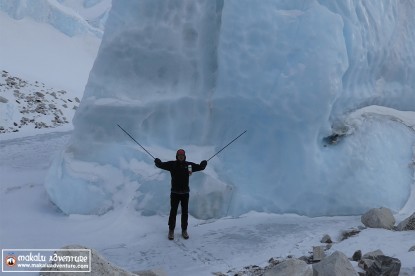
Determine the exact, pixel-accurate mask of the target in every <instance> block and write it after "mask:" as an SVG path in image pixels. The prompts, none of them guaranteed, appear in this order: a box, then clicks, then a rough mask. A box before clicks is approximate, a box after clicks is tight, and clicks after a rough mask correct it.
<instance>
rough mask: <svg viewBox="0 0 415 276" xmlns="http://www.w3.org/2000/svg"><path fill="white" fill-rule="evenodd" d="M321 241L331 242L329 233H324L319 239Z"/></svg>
mask: <svg viewBox="0 0 415 276" xmlns="http://www.w3.org/2000/svg"><path fill="white" fill-rule="evenodd" d="M320 242H321V243H333V241H332V240H331V237H330V236H329V235H327V234H326V235H324V237H323V238H322V239H321V241H320Z"/></svg>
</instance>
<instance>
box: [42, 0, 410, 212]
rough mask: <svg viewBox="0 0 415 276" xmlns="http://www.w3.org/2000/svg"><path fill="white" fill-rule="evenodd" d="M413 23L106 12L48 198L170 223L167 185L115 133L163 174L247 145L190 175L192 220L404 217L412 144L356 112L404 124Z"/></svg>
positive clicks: (147, 6) (318, 12)
mask: <svg viewBox="0 0 415 276" xmlns="http://www.w3.org/2000/svg"><path fill="white" fill-rule="evenodd" d="M414 12H415V5H413V4H411V3H410V2H402V1H386V2H382V4H379V3H378V2H377V1H374V0H373V1H364V2H361V1H343V0H338V1H324V0H319V1H317V0H316V1H304V0H295V1H283V0H281V1H271V0H264V1H260V2H258V1H255V2H254V1H248V0H238V1H236V0H228V1H220V0H215V1H211V0H205V1H193V0H163V1H162V0H153V1H131V2H128V3H127V2H122V1H114V2H113V7H112V9H111V12H110V14H109V17H108V20H107V23H106V26H105V32H104V35H103V42H102V44H101V47H100V50H99V53H98V57H97V59H96V61H95V64H94V67H93V69H92V71H91V73H90V77H89V80H88V84H87V86H86V89H85V94H84V98H83V100H82V103H81V106H80V108H79V109H78V111H77V113H76V115H75V118H74V126H75V130H74V133H73V136H72V139H71V141H70V144H69V145H68V147H67V148H66V149H65V152H63V153H62V155H61V157H59V158H57V160H56V161H55V162H54V164H53V166H52V167H51V169H50V171H49V175H48V178H47V180H46V183H45V186H46V189H47V191H48V193H49V195H50V198H51V200H52V201H53V202H54V203H55V204H56V205H57V206H58V207H60V208H61V209H62V210H63V211H64V212H65V213H81V214H91V213H93V214H101V213H104V212H106V211H108V210H111V209H113V208H118V207H119V206H123V205H125V204H131V205H132V206H134V207H135V208H136V209H137V210H139V211H141V212H142V213H143V214H147V215H152V214H157V213H166V212H168V208H169V187H168V185H169V175H167V174H165V173H163V172H160V171H159V170H157V169H156V168H155V167H154V165H153V161H152V159H151V158H149V156H148V155H147V154H146V153H145V152H144V151H142V150H141V149H140V148H139V147H138V146H137V145H135V144H134V143H133V142H132V141H131V140H130V139H129V138H128V137H127V136H126V135H125V134H124V133H123V132H122V131H120V130H119V129H117V126H116V124H121V125H122V126H123V127H124V128H125V129H127V130H128V131H130V133H131V134H132V136H133V137H135V138H137V139H138V140H139V141H140V142H141V143H142V144H143V145H144V146H145V147H146V148H148V149H149V150H150V152H152V153H153V155H155V156H157V157H160V158H161V159H162V160H163V161H165V160H169V159H172V158H174V153H175V150H177V149H178V148H185V149H186V151H187V152H188V153H189V156H188V159H189V160H191V161H195V162H200V160H203V159H206V158H208V157H209V156H211V155H213V154H214V153H215V151H216V150H218V149H220V148H221V147H222V146H224V145H225V144H226V143H227V142H229V141H230V140H231V139H232V138H233V137H235V136H236V135H238V134H239V133H240V132H242V131H243V130H245V129H246V130H248V131H247V133H246V134H245V135H244V136H242V137H241V139H240V140H238V142H236V143H234V144H232V147H230V148H228V149H227V150H226V151H224V152H222V153H221V154H220V155H218V157H215V158H214V159H212V160H211V161H210V162H209V165H208V167H207V169H206V173H199V174H195V175H194V176H192V179H191V200H190V213H191V214H192V215H194V216H196V217H198V218H212V217H222V216H227V215H240V214H242V213H245V212H248V211H250V210H257V211H265V212H276V213H287V212H293V213H298V214H304V215H309V216H319V215H350V214H360V213H363V212H365V211H366V210H367V209H369V208H373V207H380V206H385V207H388V208H391V209H393V210H395V211H399V210H400V209H401V208H402V207H403V206H404V205H405V202H407V200H408V197H409V194H410V190H411V189H412V186H413V167H412V165H411V162H412V158H413V153H412V147H413V143H414V139H415V137H414V135H413V129H412V128H411V127H408V126H407V125H405V124H402V122H401V121H399V118H397V117H396V116H394V115H393V116H392V115H390V114H389V115H388V114H382V112H381V113H373V112H372V113H365V112H363V113H361V114H359V116H357V115H356V114H357V113H352V112H353V111H356V110H361V108H363V107H367V106H371V105H380V106H384V107H389V108H394V109H397V110H406V111H407V112H408V113H407V114H408V116H413V113H411V112H410V111H411V110H412V111H413V103H414V100H415V94H414V93H413V91H412V88H413V87H414V80H415V77H414V76H415V74H414V64H415V63H414V55H415V52H414V51H413V49H415V48H414V41H415V31H414V30H415V28H414V27H415V18H413V16H412V15H411V14H413V13H414ZM386 113H387V112H386ZM351 114H354V115H351ZM333 134H334V136H333ZM327 137H336V139H335V140H330V139H327ZM337 138H338V139H337ZM327 141H329V142H327Z"/></svg>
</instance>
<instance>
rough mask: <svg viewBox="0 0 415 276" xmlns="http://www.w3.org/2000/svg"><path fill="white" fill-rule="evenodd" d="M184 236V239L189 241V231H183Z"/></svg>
mask: <svg viewBox="0 0 415 276" xmlns="http://www.w3.org/2000/svg"><path fill="white" fill-rule="evenodd" d="M182 236H183V238H184V239H185V240H187V239H188V238H189V234H187V231H186V230H183V231H182Z"/></svg>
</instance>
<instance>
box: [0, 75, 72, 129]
mask: <svg viewBox="0 0 415 276" xmlns="http://www.w3.org/2000/svg"><path fill="white" fill-rule="evenodd" d="M66 94H67V92H66V91H65V90H56V89H53V88H48V87H46V85H45V84H44V83H41V82H38V81H36V82H34V83H31V82H27V81H25V80H23V79H21V78H19V77H15V76H12V75H10V73H9V72H7V71H4V70H3V71H2V72H1V78H0V107H1V105H3V104H6V105H7V108H4V109H3V108H2V110H4V111H3V113H2V114H1V116H2V121H1V128H0V134H1V133H9V132H17V131H19V130H20V129H21V128H22V126H33V127H34V128H37V129H39V128H54V127H58V126H61V125H64V124H68V123H69V121H68V119H67V118H66V117H64V116H63V114H64V113H63V112H62V110H63V109H64V108H68V109H70V110H71V111H70V112H71V113H74V112H75V110H76V109H77V107H78V105H79V103H80V100H79V99H78V98H77V97H75V98H68V97H67V96H66ZM65 96H66V97H65ZM13 98H14V99H13ZM6 110H11V111H10V112H9V111H7V112H9V113H6ZM16 112H18V114H19V115H20V116H21V117H20V118H16V117H19V116H16V115H15V114H16ZM7 114H14V115H9V116H13V118H14V121H11V119H10V117H7Z"/></svg>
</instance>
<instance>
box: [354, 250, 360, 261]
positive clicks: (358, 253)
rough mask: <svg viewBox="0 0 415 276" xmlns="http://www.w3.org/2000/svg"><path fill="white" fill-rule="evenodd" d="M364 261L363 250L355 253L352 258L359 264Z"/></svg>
mask: <svg viewBox="0 0 415 276" xmlns="http://www.w3.org/2000/svg"><path fill="white" fill-rule="evenodd" d="M361 259H362V251H361V250H357V251H356V252H354V254H353V256H352V260H353V261H355V262H358V261H360V260H361Z"/></svg>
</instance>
